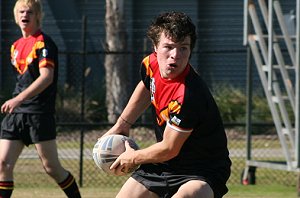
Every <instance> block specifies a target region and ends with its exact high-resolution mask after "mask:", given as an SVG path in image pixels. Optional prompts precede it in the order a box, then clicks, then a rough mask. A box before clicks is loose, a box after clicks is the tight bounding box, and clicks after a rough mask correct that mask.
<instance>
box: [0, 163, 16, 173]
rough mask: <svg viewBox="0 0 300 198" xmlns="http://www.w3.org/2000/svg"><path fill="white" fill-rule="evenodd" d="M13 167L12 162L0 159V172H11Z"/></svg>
mask: <svg viewBox="0 0 300 198" xmlns="http://www.w3.org/2000/svg"><path fill="white" fill-rule="evenodd" d="M13 168H14V164H12V163H9V162H7V161H3V160H1V161H0V174H1V175H3V174H7V173H12V172H13Z"/></svg>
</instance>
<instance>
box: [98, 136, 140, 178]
mask: <svg viewBox="0 0 300 198" xmlns="http://www.w3.org/2000/svg"><path fill="white" fill-rule="evenodd" d="M126 140H127V141H128V142H129V144H130V147H132V148H133V149H135V150H137V149H138V148H139V147H138V145H137V144H136V143H135V141H134V140H133V139H131V138H129V137H127V136H124V135H118V134H113V135H107V136H104V137H102V138H100V139H98V141H97V142H96V144H95V146H94V148H93V159H94V162H95V164H96V165H97V166H98V167H99V168H100V169H102V170H103V171H104V172H106V173H109V174H112V173H113V172H112V171H111V170H110V169H109V167H110V166H111V165H112V163H113V162H114V161H115V160H116V159H117V158H118V157H119V155H121V154H122V153H123V152H124V151H125V150H126V148H125V141H126ZM132 171H134V169H133V170H132Z"/></svg>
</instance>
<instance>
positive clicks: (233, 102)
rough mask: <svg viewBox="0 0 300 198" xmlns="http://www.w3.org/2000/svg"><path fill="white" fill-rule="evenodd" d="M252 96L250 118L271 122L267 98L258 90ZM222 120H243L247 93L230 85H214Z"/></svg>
mask: <svg viewBox="0 0 300 198" xmlns="http://www.w3.org/2000/svg"><path fill="white" fill-rule="evenodd" d="M255 92H256V93H254V94H253V97H252V108H251V110H252V120H253V121H254V122H271V121H272V116H271V113H270V110H269V106H268V103H267V100H266V98H265V96H264V95H263V94H261V91H260V90H256V91H255ZM213 95H214V98H215V100H216V103H217V104H218V106H219V109H220V113H221V116H222V118H223V120H224V122H245V120H246V104H247V95H246V93H245V92H244V91H242V90H241V89H239V88H235V87H233V86H231V85H219V86H216V88H215V90H214V91H213Z"/></svg>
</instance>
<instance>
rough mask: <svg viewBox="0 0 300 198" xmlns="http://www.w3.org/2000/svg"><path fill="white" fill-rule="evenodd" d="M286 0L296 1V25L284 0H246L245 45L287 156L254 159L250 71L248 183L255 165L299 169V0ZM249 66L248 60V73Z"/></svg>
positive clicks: (297, 170)
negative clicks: (286, 11)
mask: <svg viewBox="0 0 300 198" xmlns="http://www.w3.org/2000/svg"><path fill="white" fill-rule="evenodd" d="M284 1H295V15H294V16H295V17H294V19H295V20H294V23H292V25H294V26H293V28H291V27H290V26H288V25H289V24H287V21H286V20H285V19H286V18H285V15H284V13H283V11H282V8H281V3H282V2H283V1H280V0H255V1H254V0H244V45H245V46H247V47H248V49H249V53H248V56H250V57H251V58H249V57H248V58H249V62H250V61H251V60H250V59H253V60H254V62H255V65H256V68H257V71H258V75H259V78H260V81H261V84H262V87H263V90H264V93H265V96H266V99H267V102H268V105H269V108H270V112H271V114H272V118H273V121H274V125H275V128H276V131H277V135H278V139H279V141H280V145H281V147H282V151H283V154H284V158H285V160H284V162H272V161H258V160H253V159H252V156H251V155H252V152H251V151H252V150H251V97H252V87H251V85H250V84H251V81H252V78H251V75H249V74H248V80H247V81H248V82H247V86H248V87H247V92H248V104H247V153H246V158H247V159H246V168H245V171H244V174H243V176H242V177H243V178H242V179H243V182H244V183H245V184H247V182H248V178H249V173H250V172H251V171H250V169H251V168H253V167H254V169H255V168H256V167H263V168H272V169H279V170H287V171H295V172H300V134H299V128H300V115H299V114H300V105H299V103H300V95H299V94H300V93H299V90H300V71H299V58H300V52H299V51H300V49H299V43H300V38H299V34H300V30H299V26H300V25H299V23H300V22H299V19H300V10H299V9H300V8H299V6H300V5H299V4H300V0H284ZM291 29H292V31H290V30H291ZM293 30H295V31H293ZM250 67H251V66H249V63H248V73H249V71H251V68H250ZM288 109H291V110H292V113H291V112H289V111H288ZM291 114H292V115H291Z"/></svg>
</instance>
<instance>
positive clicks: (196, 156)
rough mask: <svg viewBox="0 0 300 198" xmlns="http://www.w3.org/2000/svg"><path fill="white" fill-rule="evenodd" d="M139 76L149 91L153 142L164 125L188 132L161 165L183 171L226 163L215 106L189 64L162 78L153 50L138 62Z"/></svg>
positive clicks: (197, 169) (204, 85) (198, 76)
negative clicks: (173, 76)
mask: <svg viewBox="0 0 300 198" xmlns="http://www.w3.org/2000/svg"><path fill="white" fill-rule="evenodd" d="M141 78H142V81H143V82H144V85H145V86H146V88H147V89H148V90H149V91H150V98H151V103H152V105H151V107H152V113H153V115H154V117H153V121H154V123H155V135H156V139H157V141H158V142H159V141H161V140H162V139H163V133H164V129H165V127H166V125H168V126H170V127H172V128H173V129H174V130H175V131H177V132H179V133H182V132H183V133H184V132H191V135H190V137H189V138H188V139H187V140H186V142H185V143H184V145H183V147H182V148H181V150H180V153H179V154H178V156H176V157H175V158H173V159H171V160H169V161H167V162H165V164H168V165H169V166H170V168H171V169H173V168H174V170H185V171H200V169H202V168H203V164H207V163H211V160H212V161H214V162H216V163H219V162H220V163H228V164H230V160H229V157H228V155H229V152H228V149H227V139H226V134H225V131H224V127H223V123H222V119H221V116H220V113H219V110H218V107H217V105H216V103H215V100H214V99H213V96H212V95H211V93H210V90H209V88H208V87H207V85H206V83H205V82H204V81H203V80H202V78H201V77H200V75H199V74H198V73H196V71H195V70H194V69H193V67H192V66H191V65H189V64H188V65H187V66H186V68H185V70H184V71H183V73H182V74H180V76H178V77H177V78H176V79H172V80H166V79H164V78H162V77H161V75H160V71H159V65H158V62H157V57H156V53H152V54H150V55H149V56H147V57H145V58H144V59H143V61H142V65H141Z"/></svg>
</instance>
